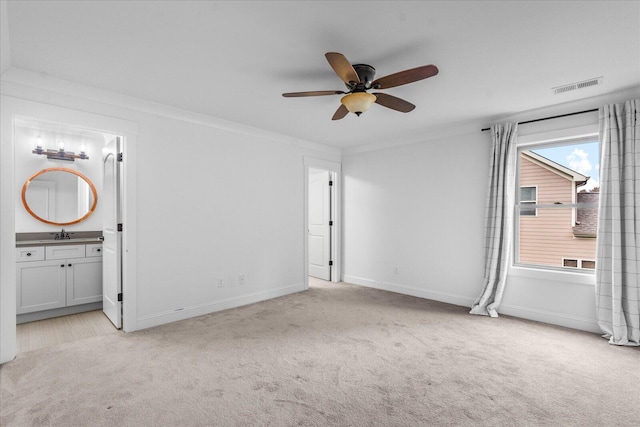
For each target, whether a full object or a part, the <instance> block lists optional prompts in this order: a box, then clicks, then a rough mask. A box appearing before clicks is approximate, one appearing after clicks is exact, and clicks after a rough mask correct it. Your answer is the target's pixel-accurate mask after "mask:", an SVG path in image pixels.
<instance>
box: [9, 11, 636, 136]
mask: <svg viewBox="0 0 640 427" xmlns="http://www.w3.org/2000/svg"><path fill="white" fill-rule="evenodd" d="M7 10H8V24H9V44H10V47H11V49H10V61H11V66H12V67H13V68H17V69H23V70H28V71H33V72H37V73H40V74H43V75H47V76H52V77H56V78H60V79H65V80H69V81H73V82H78V83H82V84H85V85H89V86H92V87H96V88H101V89H105V90H109V91H113V92H117V93H120V94H124V95H129V96H133V97H137V98H141V99H145V100H149V101H154V102H157V103H161V104H165V105H169V106H173V107H177V108H181V109H184V110H189V111H193V112H197V113H202V114H206V115H209V116H213V117H217V118H222V119H225V120H229V121H233V122H237V123H241V124H244V125H249V126H253V127H256V128H260V129H265V130H268V131H272V132H277V133H280V134H284V135H288V136H291V137H294V138H300V139H303V140H307V141H313V142H319V143H323V144H328V145H331V146H335V147H341V148H347V147H354V146H359V145H363V144H376V143H377V144H379V143H384V142H389V141H398V140H400V139H402V138H413V137H415V136H416V135H420V134H428V133H429V132H433V131H434V130H437V129H443V128H450V127H455V126H460V125H461V124H465V123H475V122H478V123H480V122H483V123H486V124H489V123H490V121H491V120H493V119H496V118H499V117H504V116H506V115H509V114H514V113H517V112H521V111H527V110H531V109H536V108H540V107H544V106H549V105H555V104H561V103H566V102H570V101H574V100H577V99H581V98H588V97H592V96H597V95H601V94H604V93H609V92H613V91H616V90H620V89H626V88H630V87H633V86H637V85H639V84H640V2H638V1H626V2H613V1H568V2H559V1H553V2H551V1H549V2H547V1H535V2H534V1H532V2H520V1H518V2H516V1H514V2H507V1H497V2H487V1H467V2H455V1H446V2H436V1H431V2H399V1H378V2H367V1H351V2H346V1H340V2H339V1H328V2H317V1H297V2H293V1H257V2H248V1H244V2H238V1H235V2H213V1H194V2H190V1H175V2H173V1H43V2H40V1H9V3H8V5H7ZM3 46H6V43H5V44H3ZM329 51H337V52H341V53H343V54H344V55H345V56H346V57H347V58H348V59H349V60H350V61H351V62H352V63H367V64H370V65H373V66H374V67H375V68H376V70H377V77H382V76H384V75H387V74H391V73H394V72H397V71H401V70H404V69H408V68H413V67H416V66H420V65H426V64H435V65H437V66H438V68H439V69H440V73H439V75H437V76H435V77H432V78H430V79H427V80H423V81H419V82H416V83H412V84H409V85H406V86H402V87H396V88H392V89H388V90H386V91H385V92H387V93H389V94H392V95H395V96H398V97H401V98H404V99H406V100H407V101H409V102H412V103H414V104H416V105H417V108H416V109H415V110H414V111H413V112H410V113H407V114H403V113H399V112H396V111H393V110H389V109H387V108H384V107H382V106H380V105H374V106H372V107H371V110H369V111H368V112H367V113H364V114H363V115H362V116H361V117H356V116H355V115H352V114H350V115H348V116H347V117H345V118H344V119H343V120H340V121H332V120H331V116H332V115H333V113H334V112H335V110H336V109H337V108H338V106H339V105H340V104H339V102H340V96H337V95H336V96H323V97H309V98H283V97H282V96H281V94H282V93H283V92H297V91H306V90H343V89H344V85H343V83H342V82H341V80H340V79H339V78H338V77H337V76H336V75H335V74H334V72H333V71H332V69H331V68H330V66H329V64H328V63H327V62H326V60H325V57H324V53H325V52H329ZM4 56H7V55H4ZM600 76H603V77H604V85H602V86H597V87H591V88H588V89H582V90H578V91H574V92H567V93H564V94H561V95H553V94H552V91H551V88H552V87H556V86H561V85H565V84H568V83H573V82H577V81H582V80H587V79H590V78H593V77H600Z"/></svg>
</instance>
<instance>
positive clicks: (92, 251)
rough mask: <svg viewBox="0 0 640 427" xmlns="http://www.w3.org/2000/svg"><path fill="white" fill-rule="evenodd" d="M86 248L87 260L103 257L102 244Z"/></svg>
mask: <svg viewBox="0 0 640 427" xmlns="http://www.w3.org/2000/svg"><path fill="white" fill-rule="evenodd" d="M86 247H87V250H86V252H87V254H86V255H87V258H91V257H101V256H102V243H94V244H91V245H87V246H86Z"/></svg>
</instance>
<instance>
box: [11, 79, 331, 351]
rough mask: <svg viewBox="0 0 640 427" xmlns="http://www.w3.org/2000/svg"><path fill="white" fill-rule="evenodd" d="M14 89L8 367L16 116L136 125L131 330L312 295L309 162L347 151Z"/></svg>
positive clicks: (128, 250)
mask: <svg viewBox="0 0 640 427" xmlns="http://www.w3.org/2000/svg"><path fill="white" fill-rule="evenodd" d="M3 79H4V80H3V84H2V107H3V111H2V119H3V120H2V126H3V132H2V141H1V144H2V151H1V156H0V165H1V166H2V181H0V182H1V183H2V185H1V187H0V190H1V193H2V194H1V195H2V205H3V206H2V210H1V211H0V232H1V233H2V235H3V242H2V245H1V247H0V252H1V255H2V258H3V259H2V265H3V268H2V271H1V273H0V280H1V281H0V292H1V293H2V297H3V298H2V302H0V311H1V312H0V332H1V333H2V336H1V337H0V345H1V347H0V362H5V361H7V360H10V359H11V358H13V357H14V355H15V271H14V270H15V268H14V267H13V264H12V260H13V259H14V255H13V253H14V250H13V248H12V246H11V245H12V244H13V242H14V239H13V233H14V232H15V222H14V218H13V216H14V215H13V212H15V205H14V204H15V201H16V200H18V198H17V197H16V195H15V191H16V189H17V187H18V186H19V181H17V180H15V179H14V178H15V177H14V175H15V173H16V171H15V167H14V159H13V157H14V153H13V148H14V141H13V138H12V134H11V131H10V130H7V128H6V127H5V126H8V128H11V123H10V122H11V118H12V117H13V116H15V115H18V116H25V115H26V116H29V117H32V118H34V119H40V118H42V117H39V115H41V113H42V112H46V114H47V117H46V119H47V120H50V119H51V118H52V117H54V118H55V117H56V116H60V117H63V118H64V120H65V121H67V124H69V125H78V126H85V127H91V123H87V120H86V119H84V117H85V116H87V115H91V116H90V117H92V118H93V117H94V116H96V115H97V116H96V117H104V119H105V122H106V123H108V122H109V119H112V118H115V120H123V121H131V122H133V123H135V125H136V128H137V135H135V138H129V139H128V140H127V139H126V138H125V176H126V177H125V179H126V180H127V182H128V183H129V186H128V188H125V193H127V194H125V204H126V205H128V207H127V209H128V216H129V218H132V220H131V221H129V222H127V221H126V220H125V224H124V227H125V253H124V258H125V259H124V264H125V269H126V270H127V271H128V273H127V272H125V275H127V274H128V275H129V276H128V277H129V278H130V280H129V281H128V283H127V282H125V287H124V292H125V295H124V298H125V302H124V306H125V308H124V310H125V315H127V314H130V316H129V319H128V322H125V326H126V325H127V323H128V325H129V326H128V330H136V329H140V328H144V327H149V326H153V325H158V324H162V323H166V322H170V321H174V320H179V319H183V318H187V317H191V316H195V315H199V314H203V313H208V312H212V311H215V310H220V309H225V308H229V307H234V306H238V305H242V304H246V303H250V302H254V301H259V300H262V299H267V298H272V297H275V296H279V295H283V294H286V293H290V292H296V291H300V290H303V289H304V288H305V279H306V278H305V274H304V273H305V269H306V267H305V265H304V264H305V263H304V253H305V247H304V242H305V233H306V226H305V224H304V209H305V203H306V201H305V200H304V182H305V178H304V174H305V167H304V158H305V157H307V158H309V157H310V158H318V159H324V160H330V161H340V152H339V150H337V149H331V148H329V147H325V146H322V145H319V144H313V143H309V142H306V141H299V140H293V139H291V138H288V137H284V136H281V135H276V134H272V133H267V132H262V131H259V130H256V129H251V128H247V127H243V126H240V125H236V124H233V123H228V122H224V121H221V120H215V119H212V118H209V117H204V116H200V115H197V114H191V113H188V112H184V111H180V110H176V109H171V108H168V107H163V106H158V105H156V104H153V103H147V102H144V101H141V100H136V99H132V98H126V97H122V96H120V95H116V94H112V93H106V92H103V91H99V90H96V89H92V88H87V87H83V86H79V85H76V84H73V83H69V82H64V81H59V80H55V79H49V78H46V77H41V76H37V75H33V74H30V73H26V72H21V71H19V70H11V71H10V72H8V73H7V74H5V76H3ZM25 100H27V101H25ZM68 120H72V122H70V123H69V122H68ZM100 129H101V130H117V129H104V128H100ZM127 142H128V143H129V145H128V146H127V145H126V144H127ZM34 157H35V156H34ZM132 162H135V163H132ZM132 164H133V165H134V166H133V167H132V166H131V165H132ZM125 186H126V184H125ZM7 201H9V202H8V203H6V202H7ZM11 201H13V202H14V203H11ZM132 227H133V229H132ZM127 233H128V234H127ZM5 236H6V239H5ZM127 236H128V237H127ZM127 242H129V243H127ZM5 267H7V268H5ZM239 274H244V275H245V284H244V285H240V284H238V275H239ZM218 278H223V279H224V283H225V286H224V287H222V288H220V287H218ZM125 280H126V277H125ZM127 292H129V293H127ZM127 307H128V308H127ZM12 322H13V325H12Z"/></svg>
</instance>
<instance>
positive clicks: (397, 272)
mask: <svg viewBox="0 0 640 427" xmlns="http://www.w3.org/2000/svg"><path fill="white" fill-rule="evenodd" d="M399 273H400V269H399V268H398V266H397V265H396V266H395V267H393V274H399Z"/></svg>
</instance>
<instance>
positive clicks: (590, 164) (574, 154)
mask: <svg viewBox="0 0 640 427" xmlns="http://www.w3.org/2000/svg"><path fill="white" fill-rule="evenodd" d="M599 147H600V144H599V143H598V142H597V141H596V142H588V143H580V144H571V145H563V146H561V147H549V148H539V149H535V150H531V151H533V152H534V153H537V154H539V155H541V156H543V157H546V158H547V159H549V160H553V161H554V162H556V163H559V164H561V165H562V166H565V167H567V168H569V169H573V170H574V171H576V172H579V173H581V174H583V175H586V176H589V177H591V178H590V179H589V181H588V182H587V184H586V185H585V186H582V187H580V188H579V189H580V190H583V189H586V190H591V189H592V188H593V187H598V186H599V185H600V171H599V169H600V154H599Z"/></svg>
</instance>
